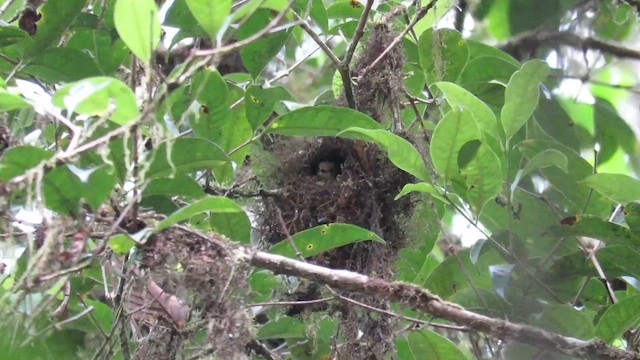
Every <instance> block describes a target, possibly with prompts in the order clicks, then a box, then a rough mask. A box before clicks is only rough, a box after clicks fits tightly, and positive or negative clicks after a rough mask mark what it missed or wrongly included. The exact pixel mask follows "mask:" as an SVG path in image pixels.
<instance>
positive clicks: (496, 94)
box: [459, 56, 519, 112]
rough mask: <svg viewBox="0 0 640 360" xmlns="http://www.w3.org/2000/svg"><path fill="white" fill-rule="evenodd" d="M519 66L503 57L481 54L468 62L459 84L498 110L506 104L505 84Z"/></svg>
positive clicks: (494, 109)
mask: <svg viewBox="0 0 640 360" xmlns="http://www.w3.org/2000/svg"><path fill="white" fill-rule="evenodd" d="M518 68H519V66H515V65H514V64H513V63H511V62H509V61H507V60H505V59H503V58H501V57H496V56H480V57H478V58H475V59H472V60H470V61H469V62H468V63H467V65H466V66H465V68H464V70H463V71H462V74H460V80H459V84H460V85H461V86H462V87H464V88H465V89H467V90H469V92H471V93H472V94H473V95H475V96H477V97H478V98H479V99H480V100H482V101H483V102H485V103H486V104H487V105H488V106H489V107H491V109H492V110H493V111H496V112H497V111H499V110H500V108H501V107H502V105H503V104H504V91H505V85H506V84H507V83H508V82H509V78H511V75H513V73H514V72H515V71H516V70H518Z"/></svg>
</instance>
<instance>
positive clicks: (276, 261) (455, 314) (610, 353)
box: [237, 248, 640, 360]
mask: <svg viewBox="0 0 640 360" xmlns="http://www.w3.org/2000/svg"><path fill="white" fill-rule="evenodd" d="M237 255H238V257H239V258H240V259H244V260H246V261H248V262H250V263H251V264H252V265H254V266H256V267H260V268H264V269H268V270H271V271H273V272H275V273H277V274H287V275H295V276H300V277H304V278H307V279H310V280H313V281H316V282H318V283H321V284H326V285H330V286H333V287H335V288H338V289H342V290H347V291H352V292H357V293H361V294H366V295H369V296H374V297H377V298H378V299H384V300H390V301H395V302H398V303H400V304H402V305H404V306H407V307H409V308H411V309H414V310H417V311H420V312H423V313H426V314H429V315H432V316H435V317H439V318H442V319H446V320H449V321H452V322H455V323H457V324H459V325H464V326H466V327H468V328H469V329H472V330H476V331H480V332H483V333H486V334H491V335H493V336H496V337H498V338H500V339H505V340H515V341H519V342H522V343H526V344H529V345H533V346H536V347H538V348H540V349H543V350H546V351H554V352H558V353H562V354H565V355H569V356H572V357H576V358H583V359H618V360H619V359H640V354H637V353H635V352H631V351H626V350H622V349H617V348H614V347H611V346H609V345H607V344H606V343H605V342H603V341H599V340H594V341H584V340H580V339H576V338H572V337H568V336H563V335H560V334H556V333H552V332H549V331H546V330H542V329H540V328H537V327H533V326H529V325H523V324H517V323H513V322H510V321H505V320H501V319H494V318H491V317H488V316H484V315H480V314H477V313H474V312H471V311H468V310H465V309H464V308H462V307H460V306H459V305H457V304H454V303H450V302H447V301H444V300H442V299H440V298H439V297H438V296H436V295H434V294H432V293H431V292H429V291H428V290H426V289H423V288H421V287H419V286H416V285H413V284H408V283H403V282H387V281H384V280H380V279H375V278H370V277H368V276H365V275H361V274H358V273H355V272H351V271H346V270H333V269H328V268H325V267H322V266H318V265H313V264H309V263H305V262H302V261H297V260H293V259H290V258H287V257H284V256H279V255H273V254H269V253H265V252H261V251H253V250H250V249H248V248H240V249H239V250H238V251H237Z"/></svg>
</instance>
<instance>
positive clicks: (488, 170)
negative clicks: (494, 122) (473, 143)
mask: <svg viewBox="0 0 640 360" xmlns="http://www.w3.org/2000/svg"><path fill="white" fill-rule="evenodd" d="M460 172H461V174H462V178H463V179H464V183H465V186H466V189H467V193H466V199H467V201H468V202H469V204H470V205H471V206H472V207H473V209H474V210H475V212H476V214H480V213H481V212H482V209H483V208H484V206H485V204H486V203H487V202H488V201H489V200H493V199H494V198H495V197H496V196H497V195H498V193H499V192H500V189H501V188H502V182H503V178H502V174H503V172H502V168H501V166H500V159H499V158H498V156H497V155H496V154H495V153H494V152H493V151H492V150H491V148H489V146H487V145H485V144H480V147H479V148H478V150H477V153H476V155H475V156H474V157H473V158H472V159H471V161H470V162H469V164H467V166H465V167H464V168H462V169H460Z"/></svg>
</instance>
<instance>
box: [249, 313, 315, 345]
mask: <svg viewBox="0 0 640 360" xmlns="http://www.w3.org/2000/svg"><path fill="white" fill-rule="evenodd" d="M306 328H307V327H306V325H305V324H304V323H303V322H302V320H300V319H298V318H293V317H289V316H284V317H282V318H279V319H277V320H272V321H269V322H268V323H266V324H264V325H262V326H261V327H260V328H259V329H258V334H257V336H258V339H261V340H267V339H290V338H294V339H299V338H304V337H305V335H306Z"/></svg>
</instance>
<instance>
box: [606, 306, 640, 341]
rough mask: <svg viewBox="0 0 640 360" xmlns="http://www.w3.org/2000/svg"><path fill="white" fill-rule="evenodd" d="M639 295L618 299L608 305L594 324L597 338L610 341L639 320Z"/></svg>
mask: <svg viewBox="0 0 640 360" xmlns="http://www.w3.org/2000/svg"><path fill="white" fill-rule="evenodd" d="M638 308H640V295H635V296H632V297H628V298H626V299H623V300H620V302H618V303H617V304H613V305H611V306H609V308H608V309H607V310H606V311H605V312H604V314H602V317H601V318H600V320H599V321H598V324H597V325H596V333H597V335H598V337H599V338H601V339H603V340H604V341H606V342H608V343H611V342H613V340H615V339H617V338H619V337H620V336H622V334H624V332H625V331H627V330H629V329H630V328H631V327H632V326H633V325H634V324H636V323H637V322H638V320H640V312H639V311H638Z"/></svg>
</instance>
